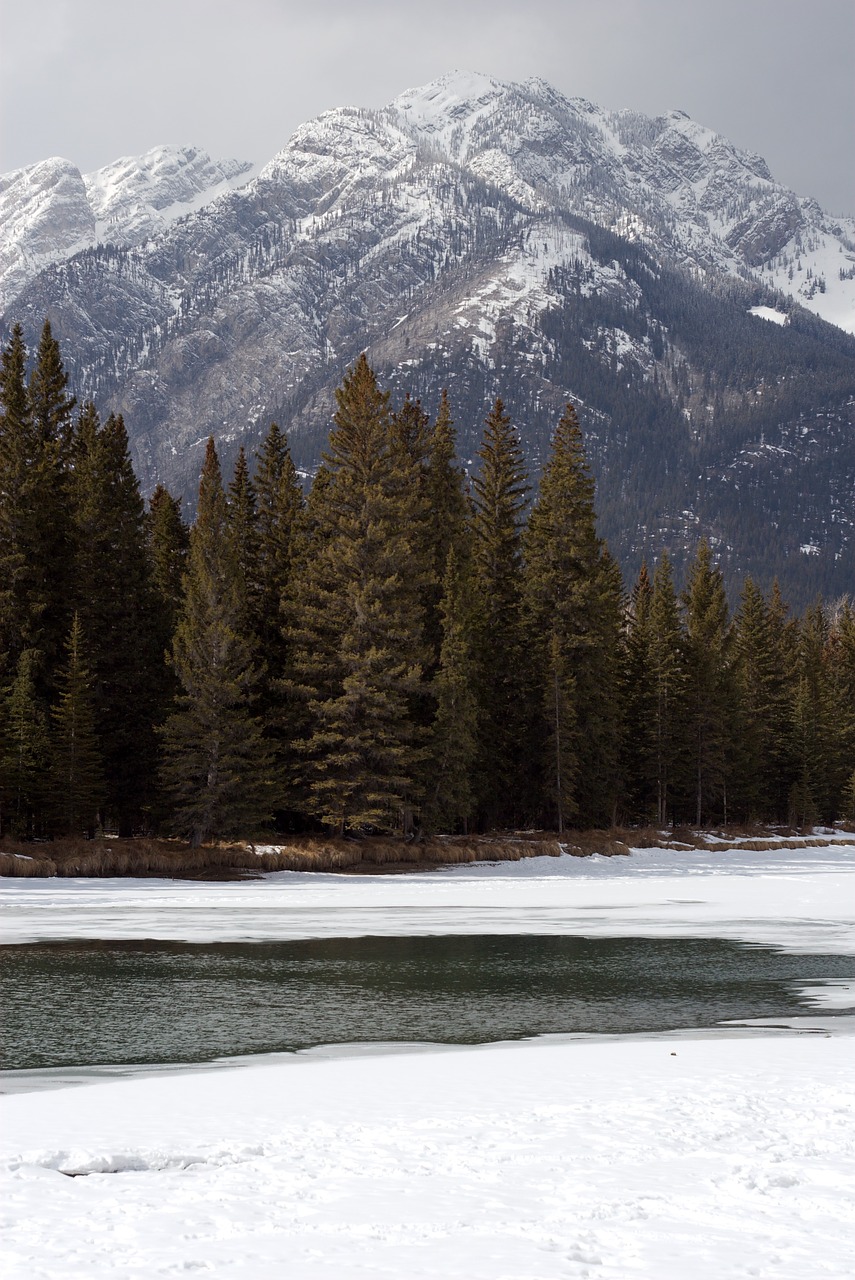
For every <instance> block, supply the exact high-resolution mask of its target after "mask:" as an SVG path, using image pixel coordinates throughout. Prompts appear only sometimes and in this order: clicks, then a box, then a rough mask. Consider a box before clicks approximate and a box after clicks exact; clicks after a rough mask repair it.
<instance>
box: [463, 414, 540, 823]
mask: <svg viewBox="0 0 855 1280" xmlns="http://www.w3.org/2000/svg"><path fill="white" fill-rule="evenodd" d="M478 457H479V459H480V462H481V469H480V472H479V474H478V476H477V477H476V478H475V480H474V482H473V490H474V506H475V514H474V519H473V524H472V533H473V538H472V547H473V563H474V569H475V582H476V590H477V593H478V597H479V602H480V619H479V624H480V625H479V637H478V686H477V693H478V702H479V706H480V715H479V752H478V758H479V762H478V772H479V787H480V791H481V804H482V809H483V814H484V817H485V819H486V821H487V824H488V825H490V826H493V825H497V824H499V823H501V822H508V821H510V822H515V821H516V820H517V819H518V818H519V817H521V816H522V814H523V812H524V811H525V810H526V808H527V807H529V801H528V798H527V796H526V791H527V787H526V780H525V779H524V777H523V776H522V770H521V769H520V767H519V764H520V759H521V757H522V758H524V757H525V746H526V737H527V733H528V726H527V715H526V711H525V708H526V704H527V697H528V690H527V687H526V674H525V672H526V665H525V662H524V661H523V655H524V652H525V637H524V622H523V566H522V523H523V511H524V509H525V504H526V497H527V494H528V489H529V487H528V482H527V476H526V470H525V464H524V461H523V455H522V449H521V448H520V442H519V437H518V435H517V432H516V430H515V429H514V427H513V426H512V425H511V420H510V418H509V417H508V415H507V414H506V413H505V407H504V405H503V404H502V401H501V400H496V402H495V404H494V406H493V408H492V410H491V411H490V413H489V415H488V417H487V419H486V422H485V429H484V436H483V440H482V442H481V446H480V448H479V450H478Z"/></svg>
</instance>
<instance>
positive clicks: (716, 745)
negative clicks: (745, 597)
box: [683, 539, 735, 827]
mask: <svg viewBox="0 0 855 1280" xmlns="http://www.w3.org/2000/svg"><path fill="white" fill-rule="evenodd" d="M683 603H684V607H685V611H686V640H685V654H686V727H687V736H688V739H689V742H690V744H691V747H690V757H689V759H690V760H691V768H690V774H689V776H687V778H686V789H687V793H688V795H691V796H692V797H693V799H694V806H693V807H694V821H695V823H696V825H697V826H698V827H700V825H701V823H702V821H703V820H704V819H705V818H706V819H712V818H713V816H714V815H716V814H719V815H721V816H722V817H724V819H725V821H726V820H727V781H728V767H727V765H728V747H729V745H730V732H731V718H732V714H733V710H734V703H735V699H734V696H733V688H732V682H731V678H730V677H731V669H730V668H731V648H732V632H731V629H730V623H729V620H728V608H727V597H726V595H725V591H724V581H723V579H722V575H721V571H720V570H719V569H718V568H717V567H716V566H715V565H714V564H713V560H712V552H711V551H710V546H709V543H708V542H707V541H706V540H705V539H704V540H702V541H701V543H700V545H699V547H698V552H697V555H696V557H695V560H694V562H693V564H692V566H691V570H690V573H689V582H688V586H687V587H686V590H685V592H684V595H683Z"/></svg>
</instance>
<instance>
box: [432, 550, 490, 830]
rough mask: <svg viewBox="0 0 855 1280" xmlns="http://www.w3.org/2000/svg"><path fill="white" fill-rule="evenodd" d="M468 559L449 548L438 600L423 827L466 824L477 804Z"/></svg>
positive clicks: (472, 650) (472, 623)
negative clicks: (439, 636)
mask: <svg viewBox="0 0 855 1280" xmlns="http://www.w3.org/2000/svg"><path fill="white" fill-rule="evenodd" d="M473 594H474V593H473V589H472V574H471V562H470V561H469V560H468V559H463V560H460V559H459V558H458V555H457V552H456V551H455V549H454V547H453V546H452V547H451V548H450V550H449V553H448V563H447V565H446V570H445V577H444V579H443V594H442V601H441V603H440V614H441V620H442V633H443V638H442V645H441V648H440V656H439V666H438V669H437V672H436V675H435V677H434V681H433V687H434V696H435V699H436V717H435V719H434V723H433V727H432V732H431V739H430V764H429V782H428V795H427V801H426V806H425V807H426V811H427V812H426V819H425V826H426V827H427V828H428V829H430V830H436V829H439V830H446V831H447V830H451V831H453V830H454V829H455V828H456V827H457V826H459V825H463V827H464V829H465V828H466V825H467V824H468V822H469V820H470V818H471V817H472V815H473V813H474V809H475V799H476V795H475V786H474V771H475V762H476V758H477V751H478V700H477V697H476V693H475V687H476V674H477V673H476V665H475V646H474V639H475V623H474V617H473Z"/></svg>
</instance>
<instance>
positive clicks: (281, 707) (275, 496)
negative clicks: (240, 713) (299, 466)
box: [253, 422, 305, 821]
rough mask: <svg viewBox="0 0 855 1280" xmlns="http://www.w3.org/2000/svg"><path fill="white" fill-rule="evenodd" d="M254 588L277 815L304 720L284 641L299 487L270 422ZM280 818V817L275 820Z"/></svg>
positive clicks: (291, 800) (299, 529) (261, 458)
mask: <svg viewBox="0 0 855 1280" xmlns="http://www.w3.org/2000/svg"><path fill="white" fill-rule="evenodd" d="M254 491H255V500H256V520H255V556H256V592H255V597H254V600H253V604H254V615H253V631H254V634H255V637H256V644H257V654H258V661H259V666H260V669H261V676H260V680H259V686H258V691H257V695H256V707H257V708H258V711H259V714H260V715H261V716H262V718H263V720H264V726H265V735H266V737H267V738H268V740H269V741H270V744H271V748H272V750H273V756H274V762H275V774H276V778H277V800H276V806H275V807H276V810H277V815H282V814H283V811H285V810H293V809H295V808H296V804H297V797H296V793H295V783H296V772H297V755H296V751H295V746H294V743H295V741H296V740H297V739H298V738H299V737H300V736H301V732H302V731H303V729H304V727H305V724H304V719H303V717H302V714H301V712H302V707H301V704H300V703H299V701H298V700H297V699H295V697H294V693H293V684H294V669H293V659H292V653H291V646H290V644H289V641H288V635H287V632H288V618H289V616H290V610H291V605H292V596H293V587H294V572H295V568H294V566H295V563H296V559H297V557H298V555H299V552H300V545H301V540H302V538H303V531H304V530H303V526H304V519H303V505H304V504H303V491H302V489H301V488H300V482H299V479H298V477H297V472H296V471H295V469H294V463H293V461H292V459H291V452H290V450H289V448H288V441H287V439H286V437H285V436H284V434H283V433H282V432H281V431H280V429H279V427H278V426H277V424H276V423H275V422H274V423H272V424H271V427H270V430H269V431H268V433H267V436H266V438H265V441H264V444H263V445H262V448H261V452H260V453H259V454H258V455H257V466H256V472H255V484H254ZM277 821H281V817H278V818H277Z"/></svg>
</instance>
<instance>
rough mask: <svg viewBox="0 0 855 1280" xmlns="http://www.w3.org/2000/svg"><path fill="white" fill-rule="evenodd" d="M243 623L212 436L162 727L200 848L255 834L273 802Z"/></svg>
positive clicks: (167, 773)
mask: <svg viewBox="0 0 855 1280" xmlns="http://www.w3.org/2000/svg"><path fill="white" fill-rule="evenodd" d="M243 620H244V597H243V584H242V581H241V571H240V566H239V563H238V558H237V554H236V550H235V544H234V541H233V539H232V537H231V536H230V530H229V520H228V505H227V501H226V495H225V493H224V491H223V485H222V477H221V474H220V464H219V460H218V458H217V451H216V448H215V446H214V441H213V440H209V441H208V448H207V451H206V454H205V464H204V467H203V470H202V476H201V480H200V484H199V503H198V509H197V516H196V523H195V524H194V526H193V529H192V531H191V534H190V554H189V558H188V564H187V573H186V576H185V590H184V600H183V604H182V610H181V615H180V619H179V622H178V626H177V629H176V633H175V639H174V642H173V649H172V661H173V663H174V667H175V671H176V674H177V676H178V679H179V680H180V682H181V688H182V693H181V695H180V696H179V699H178V706H177V708H176V710H175V711H173V713H172V714H171V715H170V717H169V719H168V720H167V722H166V725H165V727H164V730H163V741H164V749H165V760H164V765H163V781H164V785H165V788H166V791H167V793H168V795H169V796H170V798H171V800H172V804H173V816H172V824H173V828H174V830H175V831H176V832H177V833H178V834H180V835H183V836H186V837H188V838H189V839H190V841H191V843H192V845H193V846H194V847H197V846H198V845H200V844H201V843H202V842H203V841H205V840H209V839H211V838H213V837H228V836H248V835H251V834H253V832H254V831H255V830H257V829H258V828H259V827H261V826H263V825H264V824H265V822H266V821H268V819H269V815H270V812H271V810H272V807H273V795H272V786H271V776H270V774H271V766H270V752H269V748H268V746H267V744H266V743H265V741H264V738H263V736H262V727H261V724H260V721H259V719H258V717H257V716H256V715H254V714H253V699H254V695H255V690H256V685H257V680H258V673H257V669H256V668H255V666H254V663H253V657H254V655H253V649H252V642H251V639H250V638H249V637H248V636H247V635H246V633H245V632H244V631H242V629H241V628H242V625H243Z"/></svg>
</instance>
